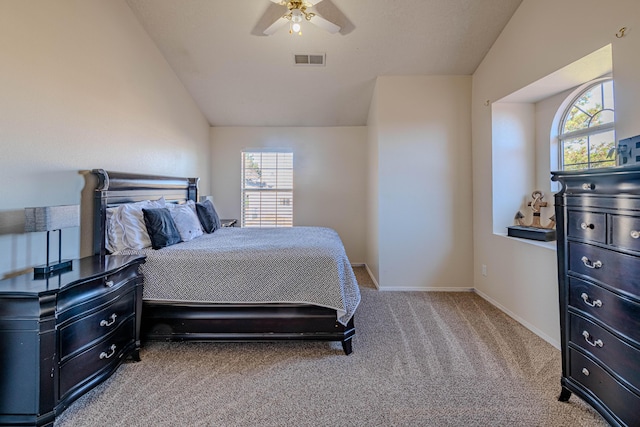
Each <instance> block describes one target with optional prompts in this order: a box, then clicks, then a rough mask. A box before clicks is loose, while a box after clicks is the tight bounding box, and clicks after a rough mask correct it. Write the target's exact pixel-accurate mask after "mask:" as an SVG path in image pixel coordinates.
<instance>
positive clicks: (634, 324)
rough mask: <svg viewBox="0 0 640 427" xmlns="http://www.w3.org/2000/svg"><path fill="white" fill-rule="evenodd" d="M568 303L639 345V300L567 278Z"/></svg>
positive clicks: (573, 278)
mask: <svg viewBox="0 0 640 427" xmlns="http://www.w3.org/2000/svg"><path fill="white" fill-rule="evenodd" d="M569 305H570V306H571V307H572V310H573V309H577V310H580V311H581V312H583V313H585V314H587V315H589V316H592V317H593V318H594V319H596V320H597V321H600V322H601V323H603V324H606V325H607V326H609V327H610V328H611V329H614V330H616V331H617V332H618V333H619V334H621V335H624V336H626V337H627V338H629V339H631V340H634V341H636V342H637V343H639V344H640V303H637V302H635V301H633V300H630V299H628V298H625V297H621V296H619V295H616V294H614V293H613V292H610V291H608V290H606V289H604V288H601V287H600V286H598V285H594V284H592V283H589V282H586V281H584V280H580V279H576V278H575V277H570V278H569Z"/></svg>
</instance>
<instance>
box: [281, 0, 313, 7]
mask: <svg viewBox="0 0 640 427" xmlns="http://www.w3.org/2000/svg"><path fill="white" fill-rule="evenodd" d="M271 1H273V0H271ZM321 1H322V0H304V2H305V3H306V4H307V5H308V7H311V6H315V5H317V4H318V3H320V2H321Z"/></svg>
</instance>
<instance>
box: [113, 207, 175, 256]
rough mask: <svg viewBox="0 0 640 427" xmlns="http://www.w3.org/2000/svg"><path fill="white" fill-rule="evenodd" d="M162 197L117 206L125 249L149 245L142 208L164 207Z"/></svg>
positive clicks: (149, 240)
mask: <svg viewBox="0 0 640 427" xmlns="http://www.w3.org/2000/svg"><path fill="white" fill-rule="evenodd" d="M164 207H165V201H164V198H160V199H158V200H145V201H143V202H136V203H126V204H124V205H120V206H118V219H119V221H120V225H121V226H122V228H123V229H124V245H125V246H126V248H127V249H144V248H148V247H149V246H151V239H150V238H149V233H148V232H147V227H146V226H145V222H144V217H143V214H142V209H143V208H144V209H158V208H164Z"/></svg>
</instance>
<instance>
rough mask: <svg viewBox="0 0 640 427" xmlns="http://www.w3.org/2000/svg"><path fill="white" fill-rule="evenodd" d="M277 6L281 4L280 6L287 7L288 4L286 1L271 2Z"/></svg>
mask: <svg viewBox="0 0 640 427" xmlns="http://www.w3.org/2000/svg"><path fill="white" fill-rule="evenodd" d="M271 1H272V2H274V3H275V4H279V5H280V6H285V5H286V4H287V2H286V1H285V0H271Z"/></svg>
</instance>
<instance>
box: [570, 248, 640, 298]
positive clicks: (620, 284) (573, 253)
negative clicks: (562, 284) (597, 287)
mask: <svg viewBox="0 0 640 427" xmlns="http://www.w3.org/2000/svg"><path fill="white" fill-rule="evenodd" d="M568 248H569V251H568V252H569V253H568V256H569V272H570V273H575V274H581V275H583V276H587V277H589V278H593V279H595V280H597V281H599V282H601V283H603V284H606V285H608V286H610V287H613V288H617V289H619V290H620V291H621V292H624V293H627V294H629V295H631V296H633V297H635V298H640V274H638V272H639V271H640V258H638V257H634V256H631V255H625V254H621V253H618V252H614V251H610V250H607V249H602V248H599V247H596V246H591V245H587V244H584V243H576V242H569V245H568Z"/></svg>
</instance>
